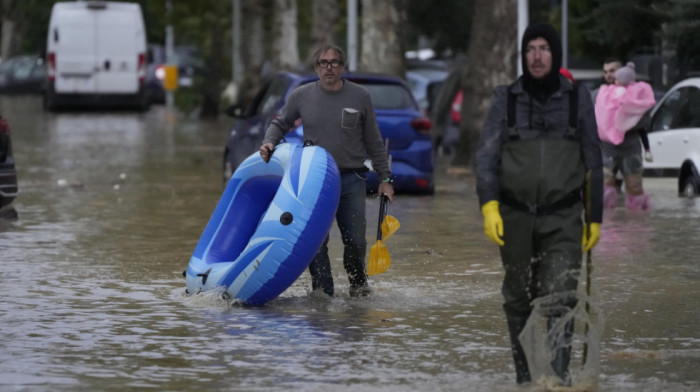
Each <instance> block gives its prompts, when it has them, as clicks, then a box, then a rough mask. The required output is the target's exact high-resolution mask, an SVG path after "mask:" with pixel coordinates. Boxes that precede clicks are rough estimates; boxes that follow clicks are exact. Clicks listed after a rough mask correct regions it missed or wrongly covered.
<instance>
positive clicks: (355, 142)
mask: <svg viewBox="0 0 700 392" xmlns="http://www.w3.org/2000/svg"><path fill="white" fill-rule="evenodd" d="M313 63H314V70H315V71H316V73H318V77H319V80H318V81H317V82H314V83H308V84H306V85H303V86H300V87H298V88H297V89H296V90H294V91H293V92H292V93H291V94H290V95H289V99H288V100H287V103H286V104H285V106H284V108H282V112H281V113H280V116H279V117H277V118H275V119H274V120H272V123H271V124H270V127H269V128H268V129H267V131H266V132H265V138H264V139H263V144H262V146H260V156H261V157H262V158H263V159H264V160H268V159H269V158H270V154H271V153H272V152H273V150H274V146H275V145H276V144H277V143H279V141H280V140H281V139H282V137H283V136H284V135H285V134H286V133H287V132H289V131H290V130H292V129H293V128H294V122H295V121H296V120H297V119H299V118H301V119H302V122H303V124H304V139H305V140H307V141H311V142H312V143H313V144H314V145H316V146H321V147H323V148H325V149H326V150H327V151H328V152H329V153H330V154H331V156H333V159H334V160H335V161H336V163H337V164H338V169H339V170H340V176H341V192H340V203H339V204H338V211H337V212H336V222H337V224H338V228H339V229H340V234H341V238H342V240H343V244H344V245H345V250H344V253H343V266H344V267H345V271H346V272H347V274H348V280H349V282H350V295H351V296H365V295H368V294H369V293H370V288H369V284H368V283H367V272H366V268H365V253H366V250H367V240H366V238H365V228H366V217H365V197H366V191H365V189H366V188H365V181H366V180H365V172H366V171H367V167H366V166H365V165H364V160H365V157H366V156H369V158H370V159H371V160H372V167H373V168H374V170H375V171H376V172H377V176H378V178H379V181H380V183H379V194H380V195H386V196H387V197H388V198H389V200H390V201H393V199H394V188H393V187H392V185H391V168H390V167H389V162H388V159H387V152H386V149H385V148H384V144H383V143H382V136H381V133H380V132H379V127H378V125H377V118H376V115H375V113H374V108H373V107H372V101H371V99H370V96H369V93H368V92H367V90H366V89H365V88H364V87H362V86H360V85H357V84H355V83H352V82H349V81H347V80H343V79H341V78H340V76H341V74H342V72H343V71H344V69H345V67H344V64H345V56H344V53H343V50H342V49H340V48H339V47H337V46H334V45H324V46H322V47H321V48H319V49H318V50H317V51H316V53H315V54H314V57H313ZM328 239H329V238H328V236H326V239H325V241H324V242H323V245H321V249H319V251H318V253H317V254H316V256H315V257H314V259H313V261H312V262H311V264H310V265H309V272H310V274H311V282H312V289H313V290H319V289H320V290H323V292H324V293H326V294H328V295H330V296H333V293H334V289H333V275H332V273H331V266H330V259H329V258H328Z"/></svg>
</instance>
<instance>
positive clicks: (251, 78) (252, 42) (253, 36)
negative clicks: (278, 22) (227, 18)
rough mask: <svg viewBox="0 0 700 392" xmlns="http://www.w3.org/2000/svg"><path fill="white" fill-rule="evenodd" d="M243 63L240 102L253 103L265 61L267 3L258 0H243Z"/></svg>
mask: <svg viewBox="0 0 700 392" xmlns="http://www.w3.org/2000/svg"><path fill="white" fill-rule="evenodd" d="M241 8H242V10H241V12H242V14H243V17H242V18H241V21H242V29H241V31H242V36H243V37H244V38H245V39H243V40H242V41H243V44H242V46H243V48H242V52H243V53H242V62H243V69H244V74H245V77H244V78H243V82H242V83H241V86H240V91H239V93H238V101H239V102H241V103H248V102H250V101H252V99H253V97H254V96H255V93H256V91H257V89H258V87H260V83H261V78H262V67H263V61H264V59H265V44H264V43H265V41H266V40H265V38H266V37H265V26H264V21H265V3H264V2H260V1H258V0H242V3H241Z"/></svg>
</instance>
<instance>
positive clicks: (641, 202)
mask: <svg viewBox="0 0 700 392" xmlns="http://www.w3.org/2000/svg"><path fill="white" fill-rule="evenodd" d="M625 205H626V206H627V209H628V210H630V211H648V210H651V201H650V200H649V195H647V194H646V193H642V194H641V195H630V194H629V193H628V194H627V197H626V199H625Z"/></svg>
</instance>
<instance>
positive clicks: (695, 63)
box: [659, 0, 700, 75]
mask: <svg viewBox="0 0 700 392" xmlns="http://www.w3.org/2000/svg"><path fill="white" fill-rule="evenodd" d="M659 10H660V11H661V12H663V13H664V15H665V18H666V20H668V21H669V22H668V24H667V25H666V29H665V34H666V36H665V38H666V39H667V40H668V41H670V42H675V43H676V55H677V60H678V66H679V68H680V70H679V71H680V74H681V75H685V74H686V73H687V72H689V71H695V72H697V71H700V41H698V37H700V1H698V0H671V1H670V2H669V4H668V6H667V7H665V8H662V7H659Z"/></svg>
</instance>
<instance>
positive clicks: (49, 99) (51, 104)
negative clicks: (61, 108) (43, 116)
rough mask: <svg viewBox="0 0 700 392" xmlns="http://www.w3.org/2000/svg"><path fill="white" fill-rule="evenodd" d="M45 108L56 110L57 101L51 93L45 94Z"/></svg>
mask: <svg viewBox="0 0 700 392" xmlns="http://www.w3.org/2000/svg"><path fill="white" fill-rule="evenodd" d="M44 109H46V110H49V111H52V112H53V111H56V101H55V100H54V98H53V96H52V95H51V94H50V93H47V94H44Z"/></svg>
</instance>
